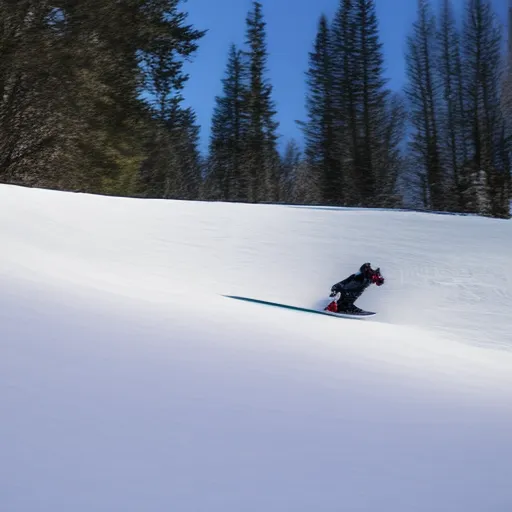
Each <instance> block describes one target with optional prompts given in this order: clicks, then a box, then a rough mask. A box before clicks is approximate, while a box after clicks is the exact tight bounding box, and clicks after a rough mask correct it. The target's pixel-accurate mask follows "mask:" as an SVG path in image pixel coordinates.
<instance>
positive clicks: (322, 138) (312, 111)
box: [302, 15, 341, 205]
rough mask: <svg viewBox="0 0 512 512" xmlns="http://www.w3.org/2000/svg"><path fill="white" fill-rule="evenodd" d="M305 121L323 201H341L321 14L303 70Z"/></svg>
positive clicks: (324, 20)
mask: <svg viewBox="0 0 512 512" xmlns="http://www.w3.org/2000/svg"><path fill="white" fill-rule="evenodd" d="M306 76H307V87H308V92H307V95H306V110H307V121H306V123H302V127H303V131H304V136H305V146H306V149H305V154H306V157H307V159H308V162H309V165H310V166H311V168H312V169H314V172H315V175H317V176H319V177H320V182H321V189H322V199H323V202H324V203H325V204H332V205H335V204H340V203H341V183H340V175H339V165H338V161H337V159H336V140H335V126H334V98H333V94H334V91H333V63H332V46H331V36H330V31H329V26H328V21H327V17H326V16H325V15H322V16H321V17H320V20H319V22H318V31H317V35H316V40H315V43H314V48H313V51H312V52H310V53H309V69H308V71H307V73H306Z"/></svg>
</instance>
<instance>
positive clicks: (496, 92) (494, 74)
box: [462, 0, 510, 217]
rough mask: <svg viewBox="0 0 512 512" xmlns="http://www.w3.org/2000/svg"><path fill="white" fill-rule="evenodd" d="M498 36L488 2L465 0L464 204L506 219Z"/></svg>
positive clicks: (506, 167)
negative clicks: (466, 147)
mask: <svg viewBox="0 0 512 512" xmlns="http://www.w3.org/2000/svg"><path fill="white" fill-rule="evenodd" d="M501 37H502V36H501V32H500V28H499V23H498V20H497V17H496V13H495V12H494V11H493V9H492V5H491V3H490V2H489V1H487V0H468V2H467V6H466V19H465V23H464V37H463V42H462V43H463V52H464V71H465V73H464V82H465V92H466V104H465V107H466V109H467V110H468V114H469V124H470V147H469V154H468V161H467V163H466V169H467V171H466V174H467V175H468V179H469V184H468V185H469V186H470V187H469V197H468V198H467V201H469V202H470V203H472V207H473V209H474V210H475V211H477V212H479V213H484V214H489V215H492V216H496V217H503V216H508V215H509V204H508V201H509V195H510V192H509V186H510V166H509V162H508V159H507V158H506V155H505V154H504V153H506V151H505V152H504V151H503V146H504V144H505V140H504V126H505V123H504V120H503V115H502V111H501V98H500V84H501V83H502V69H503V67H502V60H501V59H502V55H501V42H502V39H501Z"/></svg>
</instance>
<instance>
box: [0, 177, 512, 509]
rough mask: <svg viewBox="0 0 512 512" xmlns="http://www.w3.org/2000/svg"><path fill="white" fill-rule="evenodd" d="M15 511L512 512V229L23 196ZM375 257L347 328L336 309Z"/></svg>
mask: <svg viewBox="0 0 512 512" xmlns="http://www.w3.org/2000/svg"><path fill="white" fill-rule="evenodd" d="M0 235H1V237H2V241H3V250H2V251H1V252H0V414H1V421H0V456H1V464H0V510H1V511H2V512H42V511H44V512H47V511H48V512H68V511H70V510H72V511H73V512H86V511H87V512H91V511H94V512H103V511H105V512H107V511H108V512H113V511H120V512H131V511H133V512H161V511H164V510H165V511H176V512H192V511H193V512H217V511H219V512H220V511H222V512H225V511H233V512H235V511H236V512H240V511H244V512H253V511H254V512H256V511H258V512H260V511H265V512H271V511H272V512H273V511H276V512H277V511H279V512H282V511H290V512H302V511H304V512H306V511H307V512H310V511H315V512H339V511H348V512H356V511H357V512H359V511H364V512H367V511H368V512H370V511H371V512H374V511H379V512H388V511H389V512H402V511H403V512H458V511H460V512H472V511H474V512H510V511H511V510H512V320H511V306H512V277H511V275H510V272H509V269H510V262H511V254H512V224H511V223H510V222H509V221H505V220H491V219H482V218H478V217H463V216H460V217H459V216H443V215H432V214H424V213H405V212H389V211H378V210H374V211H372V210H347V209H316V208H295V207H289V206H271V205H240V204H222V203H192V202H180V201H149V200H146V201H144V200H135V199H123V198H108V197H98V196H89V195H82V194H71V193H62V192H54V191H44V190H36V189H24V188H17V187H13V186H1V187H0ZM365 261H370V262H371V263H372V264H373V265H374V266H380V267H381V269H382V273H383V275H384V276H385V277H386V284H385V285H384V286H383V287H381V288H375V287H373V288H371V289H370V290H368V291H367V292H366V294H365V295H364V296H363V297H361V299H360V300H359V301H358V305H359V306H361V307H363V308H367V309H373V310H375V311H378V312H379V315H378V316H376V317H374V318H372V319H367V320H362V321H359V320H347V319H339V318H330V317H326V316H321V315H313V314H307V313H302V312H297V311H292V310H285V309H279V308H272V307H269V306H264V305H257V304H250V303H245V302H239V301H235V300H231V299H228V298H226V297H223V296H222V295H223V294H233V295H244V296H250V297H255V298H259V299H263V300H270V301H280V302H286V303H289V304H294V305H299V306H306V307H322V306H323V305H324V304H326V300H327V297H328V293H329V290H330V287H331V285H332V284H333V283H334V282H336V281H338V280H340V279H342V278H344V277H346V276H347V275H348V274H350V273H351V272H353V271H354V270H356V269H357V268H358V266H359V265H360V264H361V263H363V262H365Z"/></svg>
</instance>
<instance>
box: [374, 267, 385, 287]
mask: <svg viewBox="0 0 512 512" xmlns="http://www.w3.org/2000/svg"><path fill="white" fill-rule="evenodd" d="M372 283H374V284H376V285H377V286H382V285H383V284H384V278H383V277H382V275H381V273H380V270H377V271H375V272H374V273H373V275H372Z"/></svg>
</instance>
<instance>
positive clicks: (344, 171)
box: [331, 0, 362, 206]
mask: <svg viewBox="0 0 512 512" xmlns="http://www.w3.org/2000/svg"><path fill="white" fill-rule="evenodd" d="M355 8H356V4H355V0H340V4H339V6H338V9H337V10H336V13H335V15H334V20H333V22H332V29H331V42H332V43H331V52H332V56H331V62H332V69H333V71H332V80H333V82H332V84H333V104H334V108H333V112H334V131H335V135H334V138H335V147H336V157H335V158H336V160H337V162H338V182H339V187H340V190H339V200H340V203H341V204H343V205H347V206H350V205H356V204H359V203H360V202H361V197H360V193H361V190H360V183H361V182H360V180H359V176H358V169H359V168H360V164H361V159H362V158H361V155H360V146H361V145H360V142H359V141H360V130H359V123H358V116H357V113H358V105H360V103H361V102H360V91H361V87H360V83H359V82H358V79H359V77H360V60H359V59H357V58H356V38H357V37H356V34H357V26H356V24H355V15H356V14H355Z"/></svg>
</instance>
